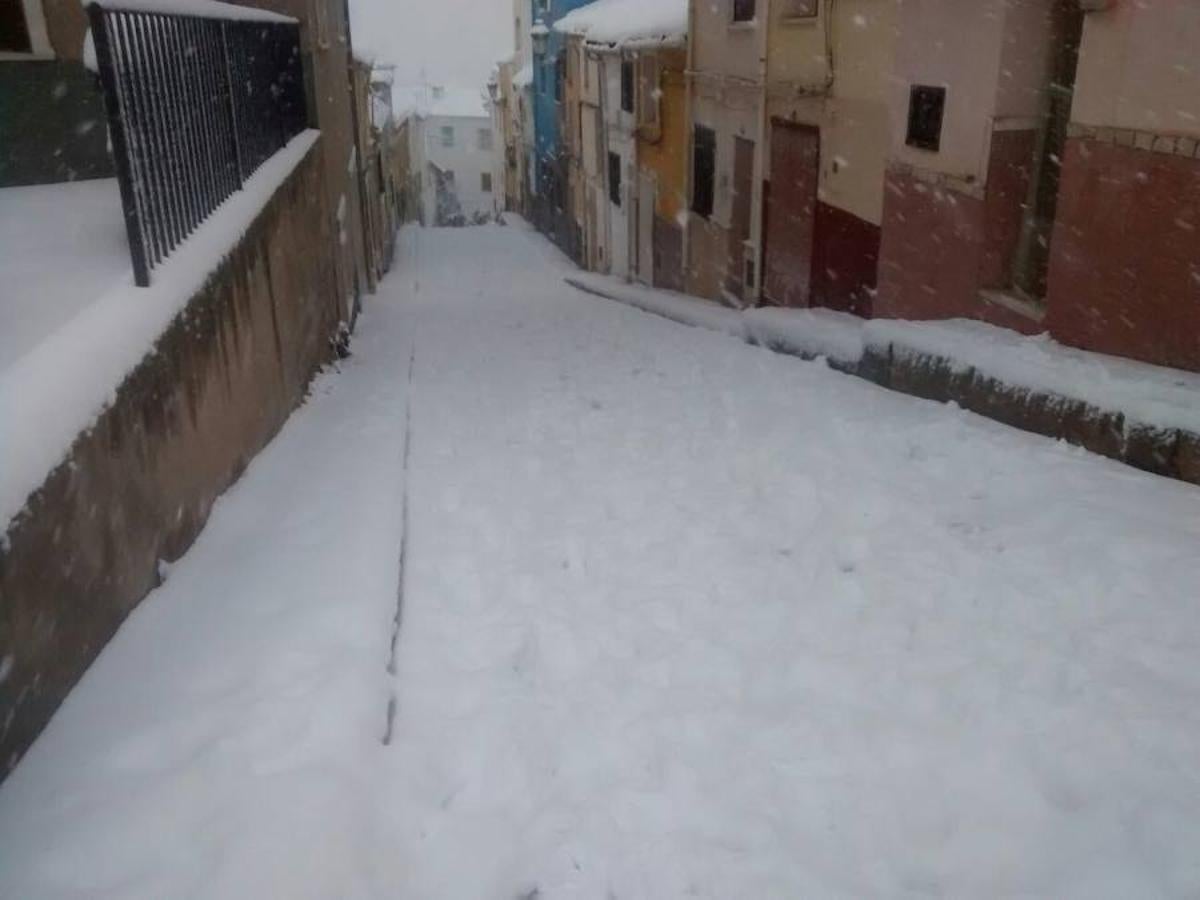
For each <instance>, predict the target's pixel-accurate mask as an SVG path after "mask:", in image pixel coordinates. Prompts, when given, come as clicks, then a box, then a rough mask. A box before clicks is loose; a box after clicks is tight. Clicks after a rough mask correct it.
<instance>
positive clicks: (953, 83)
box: [888, 0, 1008, 183]
mask: <svg viewBox="0 0 1200 900" xmlns="http://www.w3.org/2000/svg"><path fill="white" fill-rule="evenodd" d="M1007 8H1008V4H1007V3H1006V2H1005V0H971V2H970V3H964V2H963V0H900V2H899V4H898V6H897V15H898V16H899V17H900V21H901V22H902V23H903V28H901V29H900V31H899V34H898V36H897V42H896V55H895V59H896V64H895V69H894V77H893V78H892V79H891V82H890V88H889V91H888V96H889V106H890V108H891V110H892V116H893V127H892V138H891V139H892V150H891V156H892V158H894V159H896V160H897V161H899V162H901V163H904V164H907V165H910V166H913V167H915V168H919V169H923V170H926V171H930V172H936V173H939V174H942V175H948V176H951V177H953V178H955V179H959V180H961V181H962V182H966V183H972V182H975V183H978V182H982V180H983V179H984V177H985V175H986V173H987V163H988V148H989V145H990V135H991V127H992V117H993V115H994V110H995V101H996V92H997V75H998V73H999V71H1000V59H1001V53H1002V50H1003V40H1002V38H1003V31H1004V18H1005V13H1006V10H1007ZM914 84H929V85H944V86H946V87H948V88H949V91H948V94H947V97H946V113H945V120H944V123H943V129H942V142H941V149H940V150H939V151H938V152H937V153H932V152H929V151H927V150H920V149H916V148H913V147H908V146H906V145H905V143H904V139H905V129H906V122H907V118H906V117H907V110H908V99H909V88H910V86H911V85H914Z"/></svg>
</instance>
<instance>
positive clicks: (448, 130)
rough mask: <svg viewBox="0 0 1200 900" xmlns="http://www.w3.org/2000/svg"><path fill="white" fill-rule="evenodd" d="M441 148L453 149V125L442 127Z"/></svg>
mask: <svg viewBox="0 0 1200 900" xmlns="http://www.w3.org/2000/svg"><path fill="white" fill-rule="evenodd" d="M442 146H443V147H453V146H454V126H453V125H443V126H442Z"/></svg>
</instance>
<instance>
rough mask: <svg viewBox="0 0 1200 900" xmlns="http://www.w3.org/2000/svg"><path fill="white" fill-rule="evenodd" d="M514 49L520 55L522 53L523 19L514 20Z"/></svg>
mask: <svg viewBox="0 0 1200 900" xmlns="http://www.w3.org/2000/svg"><path fill="white" fill-rule="evenodd" d="M513 35H514V39H513V47H514V49H515V50H516V52H517V53H518V54H519V53H520V52H521V17H520V16H517V17H516V18H515V19H513Z"/></svg>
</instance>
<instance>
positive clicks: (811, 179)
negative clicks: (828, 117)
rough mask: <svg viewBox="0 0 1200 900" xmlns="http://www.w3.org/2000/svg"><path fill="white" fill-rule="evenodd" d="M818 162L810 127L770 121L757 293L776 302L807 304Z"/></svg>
mask: <svg viewBox="0 0 1200 900" xmlns="http://www.w3.org/2000/svg"><path fill="white" fill-rule="evenodd" d="M820 164H821V133H820V132H819V131H818V130H817V129H816V128H812V127H810V126H807V125H792V124H789V123H783V122H773V123H772V127H771V187H770V190H769V191H768V192H767V204H766V209H767V230H766V242H765V244H764V246H765V248H766V262H765V264H764V268H765V270H766V271H765V272H764V273H763V274H764V277H765V281H764V282H763V293H764V294H765V295H766V297H767V299H768V300H769V301H770V302H772V303H776V304H778V305H780V306H808V305H809V303H810V302H811V299H812V272H813V238H814V236H815V235H816V224H817V179H818V173H819V172H820Z"/></svg>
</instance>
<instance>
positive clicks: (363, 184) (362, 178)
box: [342, 0, 375, 319]
mask: <svg viewBox="0 0 1200 900" xmlns="http://www.w3.org/2000/svg"><path fill="white" fill-rule="evenodd" d="M342 10H343V15H344V16H345V22H346V69H347V76H348V78H347V81H348V83H349V85H350V121H351V125H352V126H353V128H354V168H355V176H356V178H355V180H356V181H357V182H358V200H359V203H358V212H359V218H361V219H362V244H363V248H362V249H363V269H364V271H365V272H366V275H367V283H368V285H369V286H370V289H371V292H372V293H374V292H375V273H374V272H373V271H372V270H371V247H370V242H371V230H372V229H371V221H370V213H369V212H368V210H367V181H366V170H365V169H364V168H363V148H362V129H361V127H360V125H359V119H358V91H357V90H356V88H355V84H354V42H353V39H352V38H351V35H350V0H342ZM360 302H361V301H360V299H359V298H358V297H357V296H356V297H355V298H354V306H355V310H354V315H355V318H356V319H357V318H358V306H359V305H360Z"/></svg>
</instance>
